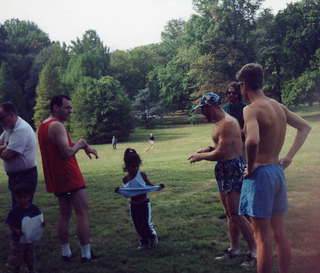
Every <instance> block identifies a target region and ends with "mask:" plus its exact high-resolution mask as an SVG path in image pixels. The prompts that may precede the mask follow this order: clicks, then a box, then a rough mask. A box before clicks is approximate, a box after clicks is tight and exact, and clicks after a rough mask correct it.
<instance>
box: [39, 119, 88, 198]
mask: <svg viewBox="0 0 320 273" xmlns="http://www.w3.org/2000/svg"><path fill="white" fill-rule="evenodd" d="M53 121H58V120H57V119H55V118H52V119H50V120H47V121H45V122H42V123H41V124H40V126H39V129H38V139H39V146H40V152H41V158H42V168H43V173H44V178H45V182H46V187H47V191H48V192H52V193H55V194H61V193H66V192H70V191H72V190H75V189H79V188H81V187H84V186H85V183H84V179H83V176H82V174H81V171H80V168H79V165H78V162H77V159H76V157H75V156H71V157H68V158H66V159H63V158H62V157H61V153H60V151H59V149H58V147H57V145H56V144H55V143H53V142H52V141H51V140H50V139H49V135H48V132H49V126H50V123H51V122H53ZM67 134H68V142H69V146H70V147H71V146H73V143H72V141H71V138H70V135H69V133H67Z"/></svg>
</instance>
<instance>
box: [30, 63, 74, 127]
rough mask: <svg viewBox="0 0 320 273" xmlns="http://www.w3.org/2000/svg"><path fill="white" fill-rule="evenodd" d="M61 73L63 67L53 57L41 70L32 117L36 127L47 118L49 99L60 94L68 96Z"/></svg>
mask: <svg viewBox="0 0 320 273" xmlns="http://www.w3.org/2000/svg"><path fill="white" fill-rule="evenodd" d="M60 61H61V60H60ZM63 72H64V67H63V66H61V63H60V62H59V58H55V57H52V58H50V59H49V61H48V62H47V63H46V65H45V66H44V68H43V69H42V70H41V73H40V78H39V84H38V86H37V89H36V92H37V96H36V104H35V107H34V117H33V120H34V122H35V125H36V127H38V125H39V124H40V122H41V121H43V120H44V119H45V118H47V117H48V116H49V114H50V100H51V98H52V97H53V96H55V95H60V94H64V95H68V89H67V88H66V86H65V85H64V83H63V80H62V75H63Z"/></svg>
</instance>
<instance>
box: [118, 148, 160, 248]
mask: <svg viewBox="0 0 320 273" xmlns="http://www.w3.org/2000/svg"><path fill="white" fill-rule="evenodd" d="M124 164H125V167H124V171H126V172H128V175H126V176H125V177H124V178H123V183H124V184H125V185H129V184H131V185H132V186H133V187H138V188H140V187H141V189H142V191H143V186H154V185H153V184H151V182H150V181H149V179H148V177H147V175H146V174H145V173H144V172H140V171H139V168H140V165H141V159H140V157H139V155H138V154H137V152H136V151H135V150H134V149H126V151H125V154H124ZM156 187H157V188H158V189H156V190H159V189H162V188H164V185H163V184H160V185H159V186H155V187H153V188H156ZM149 189H150V187H149ZM115 191H116V192H118V193H119V188H116V190H115ZM151 191H154V189H152V190H151ZM146 192H147V191H146ZM130 211H131V217H132V221H133V223H134V226H135V228H136V231H137V233H138V234H139V236H140V245H139V247H138V249H148V248H155V247H156V246H157V244H158V236H157V233H156V230H155V229H154V226H153V223H152V220H151V203H150V200H149V199H148V198H147V194H146V193H143V194H139V195H136V196H132V197H131V202H130Z"/></svg>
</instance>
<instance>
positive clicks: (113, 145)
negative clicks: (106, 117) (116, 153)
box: [111, 136, 118, 150]
mask: <svg viewBox="0 0 320 273" xmlns="http://www.w3.org/2000/svg"><path fill="white" fill-rule="evenodd" d="M117 143H118V140H117V138H116V136H113V137H112V140H111V144H112V148H113V149H114V150H116V149H117Z"/></svg>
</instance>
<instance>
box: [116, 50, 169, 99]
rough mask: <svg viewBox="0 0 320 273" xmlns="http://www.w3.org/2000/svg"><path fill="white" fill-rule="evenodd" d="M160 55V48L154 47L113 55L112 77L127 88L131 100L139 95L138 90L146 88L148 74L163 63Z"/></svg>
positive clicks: (118, 51) (120, 51) (119, 51)
mask: <svg viewBox="0 0 320 273" xmlns="http://www.w3.org/2000/svg"><path fill="white" fill-rule="evenodd" d="M158 53H159V51H158V48H156V47H155V46H153V45H149V46H141V47H136V48H134V49H132V50H128V51H122V50H116V51H114V52H112V53H111V70H112V76H113V77H115V78H116V79H117V80H118V81H119V82H120V83H121V85H123V86H124V87H125V90H126V92H127V94H128V96H129V98H130V99H133V98H134V96H136V95H137V92H138V90H141V89H144V88H145V87H146V85H147V75H148V73H149V72H150V71H151V70H152V69H153V68H154V67H155V66H156V65H157V64H159V63H162V61H163V60H162V57H161V56H159V55H158Z"/></svg>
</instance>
